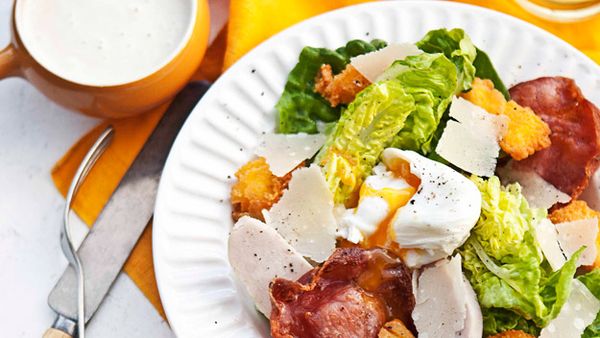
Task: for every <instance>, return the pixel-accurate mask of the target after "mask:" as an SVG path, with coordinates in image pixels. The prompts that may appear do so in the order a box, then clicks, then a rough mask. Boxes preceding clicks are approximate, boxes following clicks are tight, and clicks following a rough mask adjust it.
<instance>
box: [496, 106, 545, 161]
mask: <svg viewBox="0 0 600 338" xmlns="http://www.w3.org/2000/svg"><path fill="white" fill-rule="evenodd" d="M503 115H505V116H508V118H509V122H508V131H507V133H506V135H504V138H503V139H502V141H500V147H501V148H502V150H504V151H505V152H506V153H507V154H509V155H510V156H511V157H512V158H514V159H515V160H517V161H520V160H523V159H526V158H527V157H529V155H533V153H535V152H536V151H538V150H542V149H545V148H548V147H549V146H550V144H551V143H552V142H551V141H550V127H548V125H547V124H546V122H544V121H542V119H541V118H540V117H539V116H537V115H536V114H535V113H534V112H533V110H531V108H527V107H521V106H520V105H519V104H518V103H516V102H515V101H508V102H507V103H506V106H505V109H504V113H503Z"/></svg>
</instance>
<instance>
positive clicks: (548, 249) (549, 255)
mask: <svg viewBox="0 0 600 338" xmlns="http://www.w3.org/2000/svg"><path fill="white" fill-rule="evenodd" d="M535 237H536V239H537V241H538V243H539V244H540V247H541V248H542V252H543V253H544V257H546V260H548V263H550V267H552V270H553V271H556V270H558V269H560V268H561V267H562V266H563V265H564V264H565V263H566V262H567V259H566V258H565V255H564V254H563V251H562V250H561V248H560V245H559V244H558V233H557V232H556V227H555V226H554V224H552V222H550V220H549V219H547V218H544V219H543V220H542V221H541V222H539V223H538V224H537V226H536V227H535Z"/></svg>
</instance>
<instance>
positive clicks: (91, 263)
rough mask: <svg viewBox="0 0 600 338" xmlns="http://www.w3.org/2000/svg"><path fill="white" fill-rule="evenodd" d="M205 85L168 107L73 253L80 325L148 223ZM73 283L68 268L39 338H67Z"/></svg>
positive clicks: (192, 87)
mask: <svg viewBox="0 0 600 338" xmlns="http://www.w3.org/2000/svg"><path fill="white" fill-rule="evenodd" d="M208 87H209V83H207V82H194V83H190V84H188V85H187V86H186V87H185V88H184V89H183V90H182V91H181V92H180V93H179V95H177V97H176V98H175V99H174V100H173V102H172V103H171V105H170V107H169V109H168V110H167V112H166V113H165V114H164V116H163V117H162V119H161V120H160V121H159V123H158V125H157V126H156V129H155V130H154V131H153V132H152V134H151V135H150V137H149V138H148V141H147V142H146V144H145V145H144V147H143V148H142V150H141V151H140V153H139V155H138V156H137V157H136V159H135V161H134V162H133V164H132V165H131V167H130V168H129V170H128V171H127V173H126V174H125V176H124V177H123V179H122V180H121V182H120V183H119V185H118V187H117V189H116V190H115V191H114V193H113V195H112V196H111V198H110V200H109V201H108V203H107V204H106V206H105V207H104V209H103V210H102V212H101V213H100V215H99V216H98V218H97V220H96V222H95V223H94V226H93V227H92V229H91V230H90V232H89V233H88V235H87V237H86V238H85V239H84V241H83V242H82V244H81V246H80V247H79V249H78V250H77V252H78V254H79V256H80V258H81V261H82V263H83V268H84V271H85V321H86V323H87V322H88V321H89V320H90V319H91V318H92V316H93V315H94V313H95V312H96V310H97V309H98V306H100V304H101V303H102V300H103V299H104V297H105V296H106V293H107V292H108V290H109V289H110V287H111V285H112V284H113V282H114V281H115V279H116V278H117V276H118V275H119V272H120V271H121V269H122V267H123V264H124V263H125V261H126V260H127V258H128V257H129V254H130V253H131V250H132V249H133V247H134V245H135V244H136V242H137V241H138V239H139V237H140V235H141V234H142V232H143V231H144V228H145V227H146V225H147V224H148V222H149V221H150V219H151V218H152V213H153V211H154V202H155V199H156V192H157V189H158V182H159V179H160V175H161V173H162V169H163V167H164V164H165V160H166V158H167V155H168V153H169V150H170V149H171V146H172V145H173V141H174V140H175V136H176V135H177V133H178V132H179V130H180V129H181V127H182V125H183V123H184V122H185V120H186V118H187V117H188V115H189V113H190V112H191V111H192V109H193V108H194V106H195V105H196V103H197V102H198V100H200V98H201V97H202V95H204V93H205V92H206V90H207V89H208ZM76 300H77V281H76V276H75V272H74V270H73V268H72V267H71V266H68V267H67V268H66V269H65V272H64V273H63V275H62V276H61V278H60V279H59V281H58V282H57V283H56V285H55V286H54V288H53V289H52V291H51V292H50V295H49V296H48V305H49V306H50V307H51V308H52V309H53V310H54V311H55V312H56V313H57V315H58V316H57V318H56V320H55V322H54V324H53V325H52V327H51V328H50V329H48V331H46V333H45V334H44V337H45V338H47V337H57V338H58V337H72V336H74V334H75V331H76V322H77V301H76Z"/></svg>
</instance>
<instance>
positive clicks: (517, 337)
mask: <svg viewBox="0 0 600 338" xmlns="http://www.w3.org/2000/svg"><path fill="white" fill-rule="evenodd" d="M489 338H535V336H532V335H530V334H529V333H525V332H523V331H521V330H509V331H505V332H502V333H499V334H497V335H495V336H491V337H489Z"/></svg>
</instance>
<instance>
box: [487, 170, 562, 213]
mask: <svg viewBox="0 0 600 338" xmlns="http://www.w3.org/2000/svg"><path fill="white" fill-rule="evenodd" d="M497 173H498V176H499V177H500V179H501V180H502V184H504V185H507V184H509V183H515V182H516V183H519V185H521V187H522V188H523V190H522V193H523V196H525V199H527V202H529V205H530V206H532V207H534V208H542V209H550V208H551V207H552V206H553V205H555V204H556V203H568V202H569V201H570V200H571V197H570V196H569V195H567V194H565V193H564V192H562V191H560V190H558V189H557V188H556V187H554V186H553V185H552V184H550V183H548V182H546V180H544V179H543V178H542V177H541V176H540V175H538V174H537V173H536V172H535V171H533V170H527V169H520V168H515V166H514V165H513V161H510V162H508V164H507V165H505V166H504V167H501V168H498V170H497Z"/></svg>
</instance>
